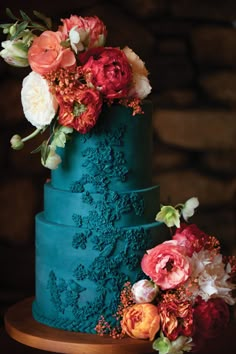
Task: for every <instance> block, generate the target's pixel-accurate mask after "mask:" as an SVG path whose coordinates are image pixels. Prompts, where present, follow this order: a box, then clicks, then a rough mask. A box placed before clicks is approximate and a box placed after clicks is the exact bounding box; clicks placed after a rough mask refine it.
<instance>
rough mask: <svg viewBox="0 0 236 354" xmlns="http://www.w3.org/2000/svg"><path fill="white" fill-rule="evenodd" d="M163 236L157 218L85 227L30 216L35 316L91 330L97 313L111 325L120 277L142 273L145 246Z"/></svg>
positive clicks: (140, 276)
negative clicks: (129, 224)
mask: <svg viewBox="0 0 236 354" xmlns="http://www.w3.org/2000/svg"><path fill="white" fill-rule="evenodd" d="M166 239H167V231H166V228H165V226H164V224H162V223H158V222H156V223H152V224H147V225H142V226H138V227H129V228H119V229H114V228H111V229H109V228H106V229H104V230H102V229H101V228H100V230H94V229H93V230H88V229H86V230H85V229H81V228H77V227H73V226H66V225H59V224H55V223H50V222H48V221H46V220H45V218H44V215H43V213H40V214H38V215H37V216H36V296H35V301H34V303H33V306H32V313H33V317H34V319H35V320H36V321H38V322H41V323H43V324H45V325H48V326H50V327H56V328H60V329H63V330H68V331H76V332H85V333H96V331H95V327H96V325H97V324H98V322H99V320H100V319H101V316H103V317H104V319H105V321H107V322H108V323H109V324H110V325H111V326H112V327H115V326H116V325H117V324H116V318H115V316H114V315H115V314H116V312H117V309H118V306H119V303H120V293H121V290H122V289H123V286H124V284H125V283H126V282H131V284H133V283H134V282H136V281H137V280H139V279H143V278H144V277H145V276H144V274H143V273H142V270H141V267H140V262H141V259H142V257H143V254H144V253H145V251H146V250H148V249H150V248H152V247H154V246H156V245H157V244H158V243H161V242H163V241H164V240H166Z"/></svg>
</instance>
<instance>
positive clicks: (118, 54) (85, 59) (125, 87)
mask: <svg viewBox="0 0 236 354" xmlns="http://www.w3.org/2000/svg"><path fill="white" fill-rule="evenodd" d="M79 60H80V61H81V63H82V64H83V73H84V76H85V79H86V82H87V84H88V85H90V86H93V87H95V88H96V89H97V90H99V91H100V92H101V93H102V95H103V96H104V97H105V99H107V100H110V101H112V100H114V99H118V98H123V97H126V96H127V95H128V91H129V88H130V85H131V83H132V69H131V66H130V64H129V62H128V59H127V57H126V55H125V54H124V52H123V51H122V50H120V49H119V48H110V47H105V48H103V47H100V48H93V49H91V50H88V51H87V52H86V53H85V54H82V55H80V56H79Z"/></svg>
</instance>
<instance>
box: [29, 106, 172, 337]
mask: <svg viewBox="0 0 236 354" xmlns="http://www.w3.org/2000/svg"><path fill="white" fill-rule="evenodd" d="M143 112H144V113H143V114H139V115H135V116H133V115H132V110H131V109H130V108H127V107H124V106H121V105H113V106H110V107H104V109H103V112H102V114H101V115H100V117H99V121H98V124H97V125H96V127H95V128H94V129H93V130H92V131H90V132H89V133H87V134H85V135H82V134H79V133H73V136H72V139H71V141H69V142H68V143H67V144H66V147H65V149H61V150H60V151H58V153H59V154H61V156H62V163H61V164H60V165H59V167H58V169H57V170H55V171H53V172H52V177H51V181H50V182H47V183H46V184H45V188H44V211H43V212H41V213H39V214H38V215H37V216H36V297H35V301H34V303H33V316H34V318H35V319H36V320H38V321H40V322H42V323H44V324H46V325H49V326H52V327H58V328H61V329H64V330H70V331H79V332H87V333H95V327H96V325H97V324H98V321H99V319H100V318H101V316H103V317H104V318H105V320H106V321H108V322H109V323H110V324H111V325H113V326H115V325H116V319H115V317H114V315H115V313H116V311H117V307H118V305H119V296H120V292H121V290H122V287H123V285H124V284H125V283H126V282H127V281H130V282H131V283H134V282H136V281H137V280H139V279H141V278H143V277H144V274H143V273H142V271H141V267H140V262H141V259H142V257H143V254H144V253H145V251H146V250H147V249H150V248H152V247H154V246H155V245H156V244H157V243H160V242H162V241H164V240H165V238H166V236H165V233H166V231H165V230H166V229H165V227H164V226H163V224H160V223H158V222H155V221H154V220H155V215H156V213H157V212H158V211H159V204H160V203H159V186H153V185H152V178H151V156H152V111H151V103H150V102H145V104H144V105H143Z"/></svg>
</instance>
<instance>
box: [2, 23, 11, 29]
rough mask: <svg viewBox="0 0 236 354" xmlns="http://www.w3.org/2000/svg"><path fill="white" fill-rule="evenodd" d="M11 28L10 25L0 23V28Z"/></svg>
mask: <svg viewBox="0 0 236 354" xmlns="http://www.w3.org/2000/svg"><path fill="white" fill-rule="evenodd" d="M11 26H12V23H4V24H3V23H2V24H0V28H10V27H11Z"/></svg>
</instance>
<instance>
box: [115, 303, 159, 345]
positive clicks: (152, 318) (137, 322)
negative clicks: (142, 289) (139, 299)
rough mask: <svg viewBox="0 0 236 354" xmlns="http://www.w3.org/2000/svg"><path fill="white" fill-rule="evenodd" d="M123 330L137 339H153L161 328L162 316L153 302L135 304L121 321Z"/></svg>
mask: <svg viewBox="0 0 236 354" xmlns="http://www.w3.org/2000/svg"><path fill="white" fill-rule="evenodd" d="M121 328H122V331H123V332H124V333H126V334H128V336H130V337H132V338H136V339H150V341H152V340H153V339H154V337H155V335H156V333H157V332H158V331H159V329H160V316H159V312H158V309H157V307H156V306H155V305H153V304H147V303H146V304H135V305H133V306H131V307H129V308H128V309H127V310H126V311H125V312H124V315H123V319H122V321H121Z"/></svg>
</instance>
